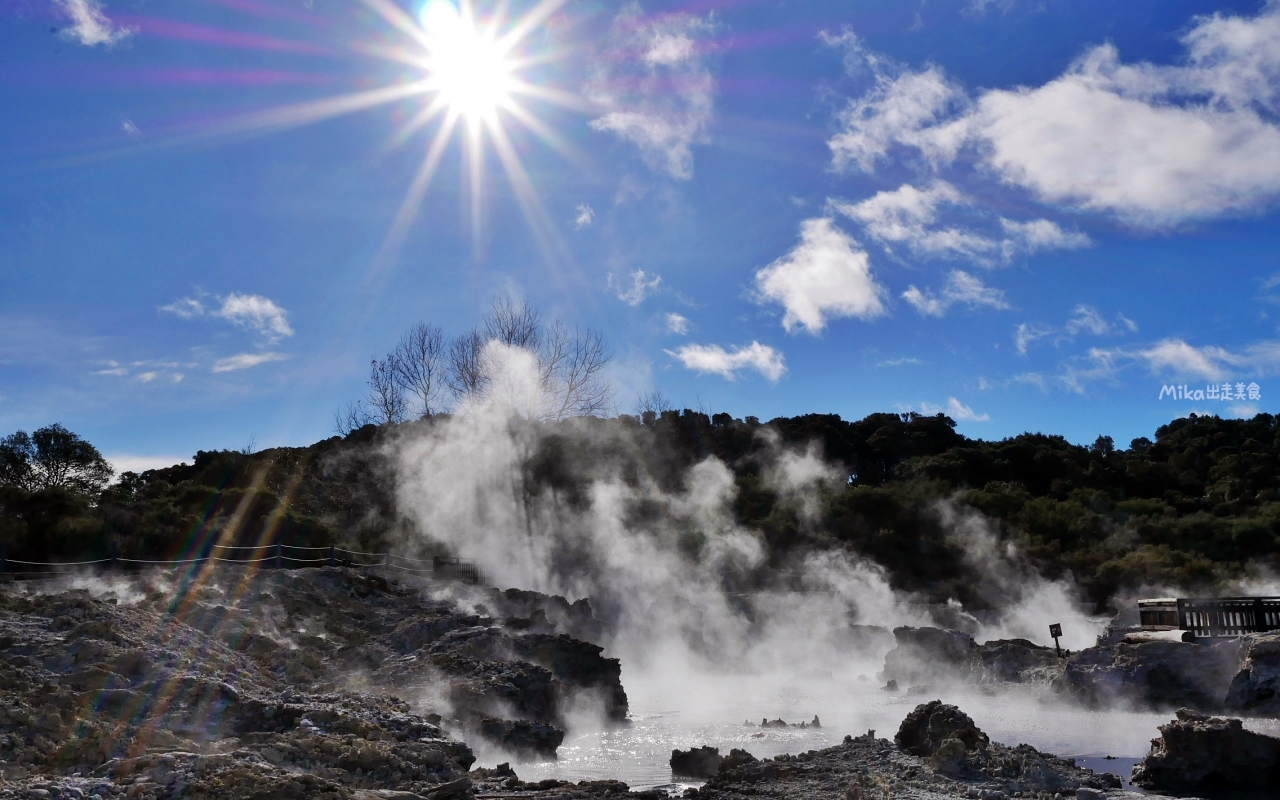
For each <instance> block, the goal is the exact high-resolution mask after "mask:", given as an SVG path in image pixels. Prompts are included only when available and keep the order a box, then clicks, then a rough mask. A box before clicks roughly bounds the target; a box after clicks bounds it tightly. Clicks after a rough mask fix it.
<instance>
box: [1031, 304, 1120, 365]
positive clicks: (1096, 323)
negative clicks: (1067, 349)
mask: <svg viewBox="0 0 1280 800" xmlns="http://www.w3.org/2000/svg"><path fill="white" fill-rule="evenodd" d="M1137 330H1138V323H1136V322H1134V321H1133V320H1131V319H1129V318H1128V317H1126V316H1125V315H1124V314H1122V313H1120V312H1116V317H1115V321H1109V320H1107V318H1106V317H1104V316H1102V312H1101V311H1099V310H1098V309H1097V308H1095V307H1094V306H1090V305H1085V304H1083V303H1082V304H1080V305H1077V306H1076V307H1075V309H1074V310H1072V312H1071V316H1070V317H1068V318H1067V321H1066V323H1064V324H1063V326H1062V327H1061V328H1053V327H1050V326H1048V325H1045V324H1044V323H1042V322H1024V323H1022V324H1021V325H1019V326H1018V327H1016V328H1014V330H1013V343H1014V346H1015V347H1017V349H1018V353H1019V354H1020V355H1024V356H1025V355H1026V354H1027V347H1028V346H1029V345H1030V344H1031V343H1032V342H1034V341H1036V340H1037V339H1043V338H1045V337H1047V336H1051V335H1052V336H1054V343H1055V344H1061V343H1062V342H1064V341H1071V340H1074V339H1075V338H1076V337H1077V336H1079V335H1080V334H1082V333H1083V334H1088V335H1090V336H1123V335H1125V334H1127V333H1135V332H1137Z"/></svg>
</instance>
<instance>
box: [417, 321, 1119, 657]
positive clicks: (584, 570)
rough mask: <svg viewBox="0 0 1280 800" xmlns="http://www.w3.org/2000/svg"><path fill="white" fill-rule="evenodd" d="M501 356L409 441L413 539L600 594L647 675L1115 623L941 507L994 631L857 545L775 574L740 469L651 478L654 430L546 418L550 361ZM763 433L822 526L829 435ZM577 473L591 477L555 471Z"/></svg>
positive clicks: (1081, 632)
mask: <svg viewBox="0 0 1280 800" xmlns="http://www.w3.org/2000/svg"><path fill="white" fill-rule="evenodd" d="M485 359H486V361H487V366H488V369H489V370H490V375H491V376H492V379H491V381H490V384H489V389H488V391H486V392H485V393H483V394H481V395H478V396H476V397H475V398H473V399H472V400H470V401H469V402H468V403H467V404H466V406H465V407H464V408H462V409H460V413H458V414H455V415H454V416H451V417H448V418H441V419H438V420H437V421H435V422H434V423H431V424H428V425H423V426H416V427H414V428H412V429H410V431H409V432H407V433H406V434H405V435H404V436H403V437H402V438H401V439H400V440H398V441H397V442H395V443H394V445H392V447H393V448H394V453H393V455H394V457H395V462H396V463H397V464H398V469H397V475H398V486H397V491H398V497H399V505H400V508H401V509H402V510H403V512H404V513H405V514H407V515H408V516H409V517H410V519H411V521H412V523H413V525H412V526H411V527H412V528H413V529H414V530H416V532H417V533H416V535H417V536H418V537H419V538H418V539H416V540H415V541H411V542H406V543H405V545H406V547H409V548H411V549H414V548H416V549H425V548H426V547H427V545H428V543H443V544H445V545H447V546H448V548H449V549H450V550H451V551H453V552H454V553H456V554H457V555H459V556H461V557H464V558H469V559H474V560H475V561H476V562H478V564H479V565H480V567H481V569H482V570H483V571H484V572H485V573H486V575H487V576H488V577H489V578H490V579H491V580H492V581H493V582H494V583H495V584H497V585H500V586H517V587H522V588H528V589H535V590H538V591H543V592H550V593H554V594H562V595H565V596H566V597H569V598H571V599H573V598H578V597H589V598H590V600H591V602H592V604H593V607H594V608H595V609H596V612H597V614H598V615H599V616H601V617H603V618H604V619H605V620H606V621H607V622H608V623H609V624H610V627H611V630H612V639H611V640H610V641H609V642H608V643H607V644H608V645H609V647H610V649H611V652H612V654H613V655H616V656H619V657H621V658H622V659H623V663H624V665H626V668H627V669H628V670H630V671H644V670H648V669H654V668H660V669H668V668H672V665H680V668H681V669H687V670H691V671H693V672H700V671H705V672H706V673H719V674H723V673H724V672H725V671H733V672H739V673H747V674H750V673H771V674H778V673H779V672H787V673H788V674H796V673H801V672H804V671H806V670H820V671H825V672H833V673H837V674H847V673H850V672H857V673H867V672H869V671H870V672H874V671H875V670H876V669H878V667H879V664H880V662H881V661H882V659H883V655H884V650H885V649H886V648H887V647H888V646H889V645H890V644H891V642H889V641H887V637H884V636H883V635H880V636H879V637H873V638H868V637H867V636H866V634H867V631H866V630H865V629H862V628H859V627H858V626H866V625H874V626H881V627H883V628H892V627H894V626H896V625H904V624H906V625H928V624H939V623H940V622H941V623H943V624H944V626H948V627H950V626H954V624H955V620H956V619H961V620H966V621H967V622H968V624H969V625H970V627H971V629H972V630H973V632H974V633H975V634H976V636H977V638H978V639H979V641H982V640H984V639H990V638H1005V637H1023V638H1029V639H1032V640H1033V641H1040V642H1044V641H1045V639H1046V634H1047V627H1048V624H1049V623H1051V622H1061V623H1063V626H1064V628H1065V629H1066V631H1067V638H1066V640H1064V644H1065V645H1066V646H1068V647H1072V648H1077V647H1082V646H1089V645H1091V644H1092V643H1093V639H1094V637H1095V636H1096V634H1097V632H1098V631H1099V629H1100V627H1101V625H1100V624H1099V623H1098V622H1097V621H1096V620H1090V619H1088V618H1087V617H1086V616H1085V615H1084V614H1082V613H1081V611H1080V610H1079V606H1078V603H1077V601H1076V592H1075V590H1074V588H1073V586H1072V585H1071V584H1070V583H1069V582H1068V581H1061V582H1052V581H1046V580H1044V579H1043V578H1041V577H1040V576H1039V575H1038V574H1036V572H1035V571H1034V570H1033V569H1031V568H1030V567H1029V566H1027V565H1026V564H1025V563H1024V562H1023V561H1022V560H1021V559H1020V558H1019V556H1018V554H1017V552H1016V551H1013V550H1012V549H1010V547H1009V546H1007V545H1004V544H1001V543H1000V542H999V541H998V539H997V537H996V536H995V534H994V533H993V532H992V529H991V526H990V525H989V524H988V522H987V521H986V520H985V519H984V518H983V517H981V516H980V515H978V514H977V513H976V512H972V511H968V510H965V511H961V510H960V509H958V508H957V507H956V506H954V505H953V504H950V503H942V504H940V505H939V507H938V514H939V515H940V517H941V519H942V520H943V522H944V524H946V525H947V527H948V528H949V529H950V530H951V531H952V537H953V539H954V541H956V542H958V543H960V544H961V545H962V546H963V550H964V553H965V559H966V561H967V562H968V565H969V566H970V567H971V568H972V569H973V570H974V571H975V572H976V573H977V574H978V575H980V576H981V580H980V583H981V585H980V586H979V587H978V588H979V591H980V594H981V595H982V596H983V597H984V598H986V599H988V600H989V601H990V603H991V605H992V606H993V607H995V608H999V609H1002V611H1001V612H1000V613H997V614H995V615H994V616H992V615H988V616H987V618H984V619H983V620H982V621H979V620H977V619H974V618H973V617H969V616H968V615H966V614H964V613H963V612H962V610H959V609H957V608H954V607H952V608H949V609H937V608H931V607H929V606H927V605H925V604H922V603H921V602H919V600H918V599H917V598H914V597H911V596H908V595H905V594H903V593H900V592H896V591H894V589H893V588H892V587H891V586H890V583H889V580H888V577H887V575H886V573H885V571H884V570H883V569H881V568H880V567H879V566H878V565H876V564H874V563H872V562H870V561H867V560H865V559H861V558H859V557H856V556H854V555H852V554H850V553H848V552H846V551H843V550H839V549H825V550H814V551H812V552H809V553H807V554H805V555H804V556H802V557H800V558H799V559H797V560H795V561H793V562H792V563H789V564H786V565H782V568H781V569H772V570H771V569H768V567H769V566H770V565H767V564H766V563H765V561H766V550H765V547H764V543H763V540H762V536H761V535H760V534H759V533H758V532H757V531H753V530H749V529H746V528H743V527H742V526H740V525H739V524H738V523H737V522H736V521H735V518H734V514H733V502H734V499H735V496H736V484H735V482H734V474H733V472H732V471H731V470H730V469H729V467H728V466H727V465H725V464H724V463H723V462H721V461H720V460H718V459H716V458H714V457H710V458H707V459H705V460H703V461H701V462H698V463H696V464H693V465H692V466H691V467H689V468H688V469H687V470H686V471H685V472H684V473H683V474H682V475H678V476H674V477H673V476H663V475H655V474H651V473H650V472H649V471H647V470H646V469H645V468H644V466H643V465H644V463H645V460H644V458H643V453H641V452H640V451H641V449H642V447H643V442H642V440H641V437H640V433H641V432H642V429H640V428H639V426H635V427H634V428H632V429H631V432H628V428H627V426H624V425H613V424H610V425H607V426H606V425H604V424H602V423H600V421H598V420H594V419H591V418H580V419H575V420H570V421H568V422H565V423H562V424H560V425H559V426H545V425H541V424H539V423H536V422H533V421H531V420H532V419H536V418H537V417H538V416H539V409H541V408H543V407H544V406H545V404H546V402H547V399H546V398H545V397H544V396H543V395H542V391H543V390H542V388H541V387H542V386H543V382H542V381H541V380H540V379H539V376H538V374H537V372H536V369H537V360H536V358H534V357H533V356H532V355H531V354H529V353H528V352H525V351H522V350H521V349H520V348H517V347H510V346H507V345H502V344H498V343H496V342H491V343H490V344H489V345H488V346H487V347H486V349H485ZM763 431H764V432H763V433H762V436H764V437H765V445H766V448H765V451H766V453H767V455H766V458H765V461H766V463H764V464H763V465H762V466H763V469H762V470H761V476H762V480H764V481H765V482H766V484H767V485H768V486H769V487H770V488H771V489H772V490H773V491H775V492H777V494H778V496H779V498H780V503H781V504H782V505H784V506H785V507H786V508H789V509H792V510H793V511H794V513H795V515H796V522H797V525H799V526H810V527H811V526H816V525H819V524H820V521H819V515H818V509H819V508H820V502H819V501H820V497H821V493H822V492H824V491H830V490H831V489H832V488H833V484H836V482H837V481H838V480H839V478H840V477H841V476H840V474H839V472H838V470H836V469H835V468H834V467H833V466H832V465H830V464H827V463H825V462H824V461H823V460H822V457H821V453H820V449H819V446H818V445H817V444H816V443H813V444H810V445H808V446H807V447H805V448H802V449H799V450H796V449H788V448H786V447H785V446H783V445H782V444H781V442H780V439H779V437H778V436H777V434H775V433H773V432H772V431H769V430H768V429H763ZM547 453H552V454H556V456H557V457H556V458H552V459H549V460H548V459H547V458H546V454H547ZM601 454H605V455H601ZM565 464H570V465H571V466H568V467H566V466H565ZM565 469H570V470H572V471H574V475H573V476H571V477H573V478H574V480H565V481H557V480H555V479H554V478H555V476H554V475H552V476H551V477H550V478H548V477H547V475H546V474H545V473H554V472H556V471H557V470H565ZM836 485H838V484H836ZM773 566H775V567H776V566H778V565H773ZM762 574H766V575H768V574H772V575H774V576H775V577H774V579H772V580H766V581H763V582H762V581H761V580H760V575H762ZM749 576H751V577H750V578H749ZM953 605H954V604H953Z"/></svg>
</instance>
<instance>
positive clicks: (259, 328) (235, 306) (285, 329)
mask: <svg viewBox="0 0 1280 800" xmlns="http://www.w3.org/2000/svg"><path fill="white" fill-rule="evenodd" d="M160 310H161V311H164V312H167V313H169V314H173V315H175V316H177V317H181V318H182V319H195V318H197V317H203V316H206V315H208V316H211V317H218V318H220V319H225V320H227V321H228V322H232V323H234V324H236V325H239V326H240V327H242V328H249V329H251V330H254V331H256V332H257V333H258V334H259V335H261V336H262V337H263V338H264V339H265V340H266V341H267V342H268V343H275V342H278V341H279V340H280V339H281V338H283V337H286V336H292V335H293V333H294V331H293V328H292V327H291V326H290V325H289V312H287V311H285V310H284V309H283V308H281V307H280V306H278V305H276V303H275V301H273V300H270V299H268V298H266V297H263V296H262V295H257V294H237V293H235V292H232V293H231V294H229V295H227V296H226V297H224V298H222V305H221V306H220V307H218V308H216V309H209V308H206V307H205V305H204V303H202V302H201V301H199V300H196V299H194V298H191V297H182V298H179V299H177V300H175V301H173V302H172V303H170V304H169V305H167V306H161V307H160Z"/></svg>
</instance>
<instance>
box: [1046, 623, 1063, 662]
mask: <svg viewBox="0 0 1280 800" xmlns="http://www.w3.org/2000/svg"><path fill="white" fill-rule="evenodd" d="M1049 635H1050V636H1052V637H1053V649H1054V650H1056V651H1057V652H1058V658H1062V648H1061V647H1059V646H1058V637H1059V636H1061V635H1062V623H1059V622H1055V623H1053V624H1052V625H1050V626H1049Z"/></svg>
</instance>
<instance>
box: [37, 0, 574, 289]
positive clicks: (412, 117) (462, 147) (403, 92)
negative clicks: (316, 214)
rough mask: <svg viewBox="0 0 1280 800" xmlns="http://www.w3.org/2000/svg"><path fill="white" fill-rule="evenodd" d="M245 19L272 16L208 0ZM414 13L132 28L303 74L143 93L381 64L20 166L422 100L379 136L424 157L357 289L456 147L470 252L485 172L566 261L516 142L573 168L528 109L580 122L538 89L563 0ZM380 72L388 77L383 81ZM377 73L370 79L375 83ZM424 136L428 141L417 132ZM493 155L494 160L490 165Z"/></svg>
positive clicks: (568, 153) (217, 76)
mask: <svg viewBox="0 0 1280 800" xmlns="http://www.w3.org/2000/svg"><path fill="white" fill-rule="evenodd" d="M206 2H208V3H211V4H216V5H221V6H223V7H226V8H230V9H234V10H237V11H240V12H241V13H245V14H247V15H250V16H252V17H257V18H268V17H279V16H281V14H278V13H276V11H278V9H274V7H273V6H271V5H270V4H265V3H262V2H260V0H206ZM417 2H419V3H423V4H422V5H421V6H419V7H417V8H416V9H415V10H414V11H413V12H410V11H408V10H406V9H405V8H402V7H401V6H400V5H398V4H397V3H396V1H395V0H360V3H361V5H362V6H363V7H364V8H365V9H367V10H369V11H370V12H372V17H373V18H374V20H375V21H377V22H379V23H380V24H382V25H384V26H385V28H384V29H383V31H382V32H381V35H374V34H372V33H371V32H368V31H366V32H365V33H364V34H361V35H355V36H349V37H345V39H336V38H335V36H336V35H337V34H338V32H339V31H343V32H344V33H345V30H349V29H344V27H343V26H341V25H337V24H329V23H328V21H326V20H323V19H318V18H315V17H313V16H310V15H305V16H303V17H298V15H296V14H286V15H284V17H285V18H287V19H289V20H290V21H293V22H306V23H308V25H307V27H309V28H311V29H312V32H313V33H314V32H315V31H317V30H318V31H320V32H321V33H322V34H323V35H322V36H321V37H320V38H319V40H313V39H314V37H313V36H311V35H308V33H306V32H303V33H302V35H301V38H300V39H298V40H292V39H288V38H280V37H278V36H269V35H265V34H261V33H258V32H245V31H237V30H231V29H222V28H215V27H210V26H208V25H205V24H196V23H192V22H185V21H176V20H164V19H157V18H150V17H148V18H141V17H139V18H138V19H137V20H136V21H137V23H138V27H139V30H140V33H141V35H146V36H154V37H158V38H166V39H172V40H175V41H182V42H189V43H193V44H198V45H202V46H207V47H220V48H233V49H251V50H257V51H261V52H264V53H272V54H279V55H286V54H287V55H290V56H296V57H306V58H308V59H310V61H309V62H308V68H307V69H305V70H303V71H299V72H290V71H288V70H280V69H267V70H264V69H262V68H258V69H257V70H256V71H252V72H235V71H228V70H225V69H222V70H201V69H198V68H193V67H191V66H184V67H180V68H174V69H171V70H169V71H168V72H163V71H161V72H157V73H156V75H155V76H153V77H151V78H150V79H149V82H152V83H173V84H178V85H191V86H197V85H198V86H211V87H212V86H226V87H231V86H241V85H254V86H256V85H262V86H271V85H278V84H286V83H298V84H306V83H314V84H323V83H325V82H327V81H330V80H333V81H336V80H341V73H339V72H334V71H329V70H317V69H315V68H314V65H315V61H314V59H315V58H317V57H320V58H327V59H339V58H345V57H349V56H352V55H354V56H355V57H356V58H358V59H362V60H368V61H377V62H382V65H383V66H381V67H379V68H377V69H369V70H367V71H365V70H360V72H363V73H365V74H363V75H361V76H360V78H359V81H360V87H359V88H358V89H355V90H353V91H347V92H343V93H338V94H331V95H329V96H322V97H318V98H316V99H311V100H305V101H302V102H295V103H287V104H283V105H275V106H270V107H267V108H264V109H260V110H254V111H247V112H239V113H232V114H229V115H225V116H220V117H218V118H214V119H210V118H207V117H206V118H204V119H200V120H193V121H188V122H178V121H172V122H169V123H167V124H166V123H164V122H162V121H158V120H157V121H154V122H153V123H151V124H150V125H144V126H143V129H144V130H145V131H146V135H145V136H136V137H134V138H133V139H132V140H131V141H129V142H127V143H123V142H122V143H119V144H112V145H111V146H109V147H107V148H104V149H97V148H95V149H93V150H91V151H87V152H81V153H78V154H75V155H69V156H65V157H61V158H53V159H50V160H47V161H43V162H42V163H41V164H39V165H36V164H33V163H31V162H28V163H27V164H25V165H22V166H20V167H18V169H19V170H24V169H31V168H33V167H34V168H37V169H40V168H47V167H71V166H78V165H84V164H92V163H100V162H104V161H111V160H116V159H120V158H127V157H133V156H139V155H145V154H149V153H156V152H162V151H169V150H173V149H179V148H184V147H190V146H201V145H205V144H208V143H212V142H215V141H218V140H227V139H232V140H234V139H242V138H246V137H253V136H258V135H264V134H269V133H275V132H279V131H283V130H288V129H295V128H299V127H303V126H310V125H315V124H319V123H322V122H325V121H328V120H331V119H335V118H338V117H342V116H346V115H351V114H355V113H360V112H368V111H371V110H374V109H376V108H379V107H386V106H392V105H401V106H403V105H405V104H415V103H420V105H419V106H418V107H417V108H415V109H413V110H411V111H410V112H409V114H408V117H409V119H408V121H407V122H405V123H402V124H400V125H399V126H398V129H396V130H393V131H392V132H391V134H390V135H389V136H388V138H387V146H388V149H396V148H401V147H406V146H411V145H412V143H414V142H416V141H419V137H422V139H421V141H422V147H423V152H422V158H421V161H420V162H419V163H418V165H417V166H416V168H414V169H413V170H412V177H411V178H410V179H409V181H408V185H407V187H405V189H404V195H403V198H402V199H401V200H400V203H399V204H398V208H397V211H396V213H395V216H394V218H393V219H392V220H391V221H390V224H389V226H388V228H387V230H386V233H385V235H384V236H383V239H382V241H381V243H380V245H379V246H378V247H377V249H376V251H375V252H376V255H375V257H374V259H373V261H372V263H371V264H370V265H369V268H368V271H367V281H373V280H375V279H376V278H378V277H379V276H380V275H382V274H383V273H385V272H386V271H387V270H388V269H390V268H391V266H392V265H393V264H394V263H395V262H396V260H397V258H398V256H399V251H400V249H401V246H402V245H403V244H404V242H405V241H406V239H407V238H408V236H409V234H410V233H411V232H412V230H413V228H414V225H415V223H416V222H417V220H418V219H419V216H418V215H419V211H420V209H421V206H422V204H423V202H424V201H425V198H426V197H427V195H428V192H429V191H430V188H431V185H432V183H433V180H434V178H435V177H436V175H437V173H438V172H439V170H440V168H441V166H442V165H443V164H444V163H446V162H447V157H448V156H449V154H450V152H451V151H452V150H453V146H456V148H457V153H458V166H459V168H460V171H461V173H462V174H461V175H460V180H461V181H462V195H463V196H464V197H463V198H462V199H461V200H460V203H459V212H460V214H461V216H462V217H464V218H469V222H470V226H469V227H470V234H471V238H472V242H473V249H474V250H475V252H476V253H479V252H480V251H481V240H482V239H483V235H484V230H483V225H482V220H483V218H484V216H485V208H486V194H487V192H488V189H487V187H488V186H489V185H490V176H489V175H488V174H487V173H488V172H489V169H488V165H489V164H493V165H494V166H495V167H498V168H499V169H498V170H497V171H500V172H502V173H504V175H505V177H506V179H507V180H508V182H509V183H510V186H511V189H512V192H513V195H514V197H515V199H516V200H517V201H518V205H519V208H520V209H521V211H522V213H523V214H524V216H525V218H526V220H527V222H528V224H529V226H530V227H531V229H532V230H533V233H534V236H535V239H536V240H537V242H538V245H539V247H540V249H541V250H542V251H543V254H544V256H545V257H546V258H547V260H548V262H549V264H551V265H555V264H556V263H557V262H561V261H564V260H567V259H568V258H569V255H568V249H567V247H565V245H564V243H563V241H561V240H560V234H559V231H558V228H557V227H556V226H555V225H552V224H551V223H550V222H549V220H548V218H547V215H546V214H545V213H543V212H542V210H541V208H542V206H541V202H540V201H539V199H538V197H537V193H536V189H535V180H534V177H531V171H530V169H529V167H528V165H526V164H525V163H524V162H523V161H522V158H525V157H527V152H526V149H525V147H524V145H523V142H522V141H521V139H520V137H518V136H515V134H516V133H517V132H521V133H527V134H528V135H529V139H530V140H531V141H536V142H540V143H542V144H543V145H545V146H546V147H548V148H549V149H550V150H551V151H553V152H555V153H557V154H559V155H560V156H561V157H563V158H566V159H568V160H569V161H572V162H577V163H581V161H582V158H581V156H580V154H578V153H576V152H575V150H574V148H573V147H572V146H571V144H570V142H569V140H568V139H567V138H566V137H565V136H563V135H561V134H559V133H558V132H557V131H555V130H554V129H553V127H552V126H551V125H549V124H548V123H547V122H546V121H544V119H542V118H540V117H539V109H546V108H550V107H556V108H562V109H569V110H572V111H577V112H582V113H588V112H589V111H590V110H591V106H590V104H589V103H588V102H587V101H586V100H585V99H584V98H583V97H581V96H580V95H578V94H575V93H573V92H571V91H566V90H564V89H562V88H558V87H556V86H554V85H553V84H552V82H551V81H549V80H547V70H548V69H551V68H552V66H551V65H553V64H554V62H557V61H558V60H560V59H562V58H563V57H564V53H563V51H558V50H557V48H556V47H554V46H551V45H550V44H548V42H550V41H552V39H551V37H549V36H544V35H543V34H544V33H545V32H546V31H547V30H548V28H549V27H554V26H549V25H548V21H549V20H551V18H552V17H553V16H554V15H555V14H556V13H557V12H558V11H560V9H561V8H562V7H563V6H564V5H565V3H566V2H567V0H536V2H534V3H533V5H532V6H531V7H530V6H528V5H527V4H525V5H524V7H523V8H522V9H519V8H518V9H517V10H515V11H513V10H512V8H511V5H512V4H511V2H510V1H509V0H496V2H494V3H493V4H492V5H489V6H488V7H487V8H483V9H482V8H481V7H480V6H478V5H477V4H476V3H475V2H474V0H417ZM386 65H392V66H393V67H395V69H394V70H393V74H387V73H386V70H385V67H386ZM380 70H381V72H382V78H381V79H379V78H378V77H377V76H378V75H379V74H380ZM423 131H428V132H429V133H428V134H426V135H425V136H424V135H423ZM491 159H492V160H491Z"/></svg>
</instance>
